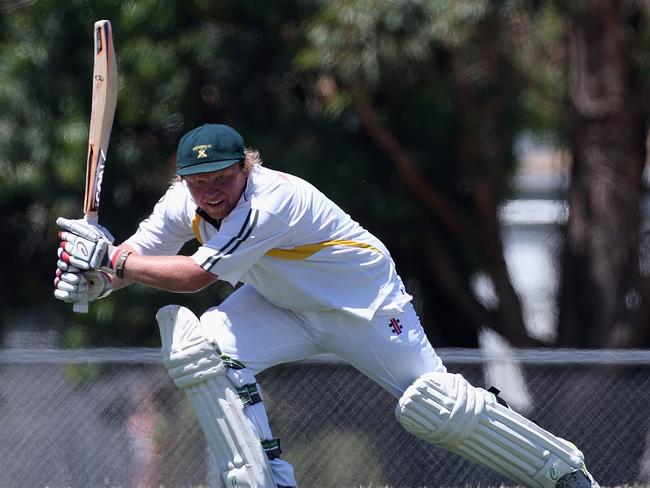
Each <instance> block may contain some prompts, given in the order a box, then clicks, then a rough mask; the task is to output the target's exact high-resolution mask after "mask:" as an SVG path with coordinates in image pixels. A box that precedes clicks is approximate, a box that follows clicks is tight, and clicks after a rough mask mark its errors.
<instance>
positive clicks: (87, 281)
mask: <svg viewBox="0 0 650 488" xmlns="http://www.w3.org/2000/svg"><path fill="white" fill-rule="evenodd" d="M54 287H55V288H54V296H55V297H56V298H57V299H59V300H63V301H64V302H68V303H76V302H83V303H87V302H92V301H94V300H97V299H99V298H104V297H106V296H108V295H110V293H111V291H113V281H112V280H111V277H110V276H109V274H108V273H105V272H103V271H80V270H79V269H77V268H74V267H69V271H65V272H64V271H61V269H57V270H56V278H55V279H54Z"/></svg>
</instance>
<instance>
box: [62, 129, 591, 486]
mask: <svg viewBox="0 0 650 488" xmlns="http://www.w3.org/2000/svg"><path fill="white" fill-rule="evenodd" d="M176 172H177V176H178V178H177V180H176V181H175V182H174V183H173V184H172V185H171V187H170V188H169V189H168V190H167V192H166V193H165V195H164V196H163V197H162V198H161V199H160V201H159V202H158V203H157V204H156V205H155V207H154V209H153V212H152V214H151V216H150V217H149V218H147V219H145V220H144V221H143V222H141V223H140V225H139V227H138V229H137V231H136V232H135V233H134V234H133V235H132V236H131V237H129V238H128V239H127V240H126V241H124V242H123V243H121V244H120V245H118V246H116V245H114V244H113V238H112V237H111V236H110V234H109V233H108V231H106V230H105V229H104V228H102V227H99V226H96V225H91V224H88V223H86V222H85V221H84V220H68V219H64V218H59V219H58V220H57V224H58V225H59V227H60V228H61V232H60V238H61V240H62V242H61V246H60V248H59V250H58V256H59V260H58V263H57V266H58V269H57V276H56V279H55V287H56V289H55V292H54V295H55V297H56V298H58V299H60V300H64V301H66V302H72V303H74V302H77V301H84V300H89V301H93V300H96V299H99V298H102V297H105V296H107V295H108V294H109V293H111V292H112V291H114V290H117V289H119V288H122V287H124V286H125V285H127V284H129V283H133V282H137V283H142V284H144V285H148V286H152V287H155V288H160V289H163V290H168V291H172V292H181V293H182V292H195V291H198V290H201V289H203V288H205V287H206V286H209V285H210V284H212V283H214V282H215V281H216V280H218V279H219V280H224V281H227V282H229V283H230V284H231V285H233V286H234V285H237V284H239V283H243V285H242V286H241V287H239V288H237V290H236V291H235V292H234V293H232V294H231V295H230V296H229V297H228V298H227V299H226V300H224V301H223V303H221V304H219V305H217V306H215V307H213V308H211V309H209V310H207V311H206V312H205V313H203V314H202V315H201V316H200V318H198V317H196V316H195V315H194V314H193V313H192V312H191V311H189V310H187V309H185V308H183V307H179V306H173V305H172V306H168V307H164V308H163V309H161V310H160V311H159V312H158V314H157V319H158V323H159V326H160V330H161V338H162V344H163V359H164V362H165V364H166V366H167V367H168V369H169V372H170V375H171V376H172V378H174V381H175V382H176V384H177V385H178V386H180V387H181V388H184V389H185V391H186V393H187V395H188V397H189V398H190V400H191V401H192V405H193V406H194V409H195V411H196V412H197V416H198V418H199V422H200V424H201V427H202V428H203V430H204V432H205V434H206V438H207V441H208V446H209V447H210V449H211V451H212V453H213V454H214V457H215V460H216V462H217V464H218V466H219V470H220V471H221V474H222V475H223V482H224V484H232V485H233V486H234V485H235V484H237V486H277V487H284V486H296V485H297V483H296V479H295V477H294V473H293V468H292V467H291V465H290V464H289V463H287V462H286V461H284V460H282V459H281V458H280V449H279V447H280V446H279V441H278V440H277V439H274V437H273V434H272V431H271V429H270V427H269V425H268V419H267V416H266V412H265V410H264V404H263V397H262V395H261V390H260V389H259V387H258V385H257V383H256V380H255V375H256V374H257V373H258V372H260V371H263V370H264V369H266V368H269V367H271V366H274V365H276V364H280V363H284V362H288V361H295V360H299V359H305V358H310V357H313V356H315V355H317V354H320V353H324V352H329V353H334V354H336V355H337V356H339V357H341V358H342V359H344V360H345V361H347V362H348V363H350V364H351V365H352V366H354V367H355V368H357V369H358V370H359V371H361V372H362V373H364V374H365V375H367V376H368V377H370V378H371V379H372V380H374V381H375V382H377V383H378V384H379V385H381V386H382V387H383V388H385V389H386V390H387V391H389V392H390V393H391V394H392V395H394V396H395V398H396V399H398V401H397V404H396V410H395V413H396V416H397V419H398V421H399V422H400V423H401V424H402V425H403V426H404V427H405V428H406V429H407V430H408V431H409V432H411V433H412V434H414V435H416V436H418V437H420V438H423V439H425V440H427V441H429V442H431V443H434V444H437V445H439V446H441V447H444V448H446V449H448V450H449V451H451V452H454V453H456V454H458V455H460V456H462V457H464V458H466V459H469V460H470V461H473V462H475V463H478V464H481V465H483V466H487V467H488V468H491V469H493V470H495V471H497V472H499V473H501V474H502V475H504V476H506V477H508V478H510V479H512V480H513V481H515V482H517V483H519V484H521V485H524V486H530V487H535V488H554V487H560V488H567V487H568V488H574V487H575V488H589V487H597V486H598V484H597V483H596V482H595V481H594V480H593V478H592V476H591V475H590V474H589V473H588V471H587V470H586V467H585V463H584V457H583V455H582V453H581V452H580V451H579V450H578V449H577V448H576V447H575V446H574V445H573V444H571V443H569V442H567V441H565V440H563V439H560V438H558V437H556V436H554V435H553V434H551V433H550V432H547V431H546V430H544V429H542V428H541V427H539V426H537V425H536V424H534V423H533V422H530V421H529V420H527V419H526V418H524V417H523V416H521V415H519V414H517V413H516V412H514V411H513V410H511V409H510V408H509V407H508V406H507V405H506V404H505V402H503V400H502V399H501V398H499V397H498V395H496V396H495V394H494V393H491V392H489V391H486V390H484V389H482V388H477V387H474V386H473V385H471V384H469V383H468V382H467V381H466V380H465V379H464V378H463V377H462V376H461V375H458V374H452V373H449V372H447V370H446V368H445V366H444V365H443V363H442V362H441V360H440V358H439V357H438V356H437V355H436V353H435V351H434V349H433V348H432V346H431V344H430V343H429V341H428V339H427V337H426V335H425V333H424V331H423V329H422V326H421V325H420V322H419V319H418V316H417V315H416V313H415V310H414V309H413V305H412V303H411V300H412V297H411V295H409V294H408V293H407V291H406V290H405V288H404V284H403V283H402V280H401V279H400V277H399V275H398V274H397V271H396V269H395V263H394V262H393V260H392V259H391V256H390V253H389V252H388V250H387V249H386V247H385V246H384V245H383V244H382V242H381V241H380V240H379V239H378V238H377V237H375V236H374V235H372V234H371V233H370V232H368V231H367V230H365V229H364V228H362V227H361V226H360V225H359V224H358V223H357V222H355V221H354V220H352V218H351V217H350V216H349V215H347V214H346V213H345V212H343V211H342V210H341V209H340V208H339V207H338V206H337V205H336V204H335V203H333V202H332V201H331V200H329V199H328V198H327V197H326V196H325V195H323V193H321V192H320V191H318V190H317V189H316V188H315V187H313V186H312V185H311V184H309V183H308V182H306V181H304V180H302V179H300V178H298V177H296V176H292V175H290V174H287V173H282V172H279V171H274V170H272V169H269V168H267V167H265V166H262V161H261V160H260V156H259V153H258V152H257V151H255V150H252V149H249V148H247V147H246V146H245V145H244V140H243V138H242V136H241V135H240V134H239V133H237V132H236V131H235V130H234V129H233V128H231V127H229V126H226V125H219V124H206V125H203V126H200V127H197V128H195V129H193V130H191V131H190V132H188V133H187V134H185V135H184V136H183V137H182V138H181V140H180V142H179V145H178V153H177V171H176ZM192 239H196V240H197V241H198V242H199V244H200V245H199V246H198V249H197V250H196V252H195V253H194V254H193V255H192V256H181V255H177V253H178V251H179V250H180V249H181V247H182V246H183V245H184V244H185V243H186V242H187V241H190V240H192ZM432 482H435V481H434V480H432Z"/></svg>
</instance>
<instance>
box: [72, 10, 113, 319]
mask: <svg viewBox="0 0 650 488" xmlns="http://www.w3.org/2000/svg"><path fill="white" fill-rule="evenodd" d="M94 37H95V50H94V65H93V98H92V108H91V112H90V130H89V132H88V158H87V160H86V191H85V194H84V218H85V219H86V221H88V222H92V223H97V221H98V216H97V213H98V211H99V199H100V196H101V191H102V180H103V178H104V166H105V164H106V153H107V152H108V140H109V138H110V135H111V128H112V127H113V117H114V115H115V105H116V103H117V63H116V61H115V48H114V47H113V32H112V28H111V23H110V21H108V20H98V21H97V22H95V36H94ZM73 309H74V311H75V312H79V313H87V312H88V303H87V302H86V303H83V302H77V303H75V304H74V307H73Z"/></svg>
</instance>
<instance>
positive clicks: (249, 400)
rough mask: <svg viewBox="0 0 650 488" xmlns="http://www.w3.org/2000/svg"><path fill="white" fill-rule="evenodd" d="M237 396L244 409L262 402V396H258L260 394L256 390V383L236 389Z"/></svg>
mask: <svg viewBox="0 0 650 488" xmlns="http://www.w3.org/2000/svg"><path fill="white" fill-rule="evenodd" d="M237 394H238V395H239V398H240V399H241V401H242V403H243V404H244V407H250V406H251V405H255V404H256V403H260V402H261V401H262V395H260V392H259V391H258V390H257V383H254V384H252V385H244V386H242V387H241V388H237Z"/></svg>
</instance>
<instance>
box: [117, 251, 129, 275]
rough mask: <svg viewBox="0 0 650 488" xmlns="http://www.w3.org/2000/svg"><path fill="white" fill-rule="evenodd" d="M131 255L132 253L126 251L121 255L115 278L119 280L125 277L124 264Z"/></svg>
mask: <svg viewBox="0 0 650 488" xmlns="http://www.w3.org/2000/svg"><path fill="white" fill-rule="evenodd" d="M129 254H131V251H124V252H123V253H122V254H120V255H119V257H118V258H117V261H116V262H115V276H117V277H118V278H122V276H123V275H124V264H125V263H126V259H127V258H128V257H129Z"/></svg>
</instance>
